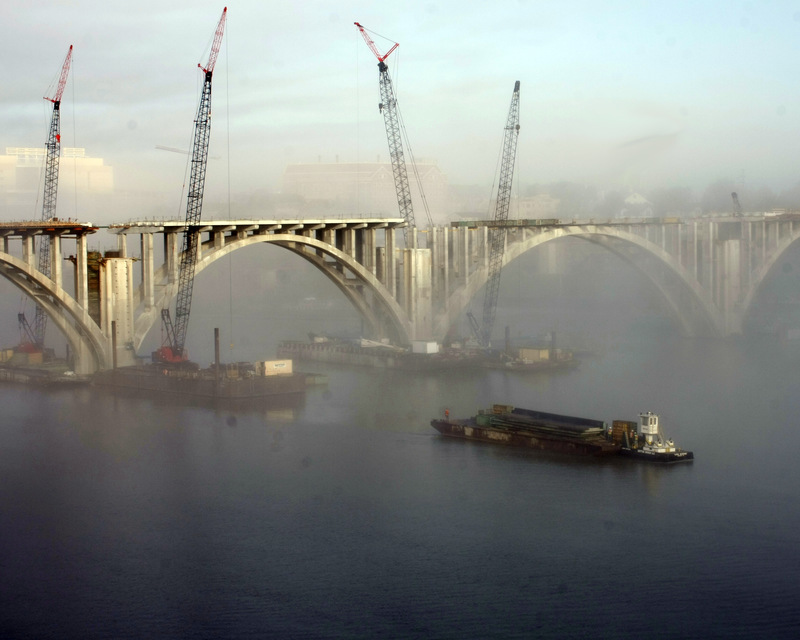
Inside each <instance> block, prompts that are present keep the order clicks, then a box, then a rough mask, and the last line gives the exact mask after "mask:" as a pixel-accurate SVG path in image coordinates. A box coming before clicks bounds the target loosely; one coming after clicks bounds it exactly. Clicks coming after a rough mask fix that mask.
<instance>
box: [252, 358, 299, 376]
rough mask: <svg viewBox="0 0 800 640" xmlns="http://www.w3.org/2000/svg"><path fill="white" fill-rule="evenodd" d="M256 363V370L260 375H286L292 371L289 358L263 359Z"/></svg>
mask: <svg viewBox="0 0 800 640" xmlns="http://www.w3.org/2000/svg"><path fill="white" fill-rule="evenodd" d="M256 364H257V367H256V372H257V373H258V375H261V376H277V375H288V374H291V373H292V361H291V360H264V361H263V362H258V363H256Z"/></svg>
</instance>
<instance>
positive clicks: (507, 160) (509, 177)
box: [473, 80, 519, 347]
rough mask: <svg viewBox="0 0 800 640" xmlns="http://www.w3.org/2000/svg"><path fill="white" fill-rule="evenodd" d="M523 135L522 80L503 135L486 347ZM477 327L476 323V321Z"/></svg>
mask: <svg viewBox="0 0 800 640" xmlns="http://www.w3.org/2000/svg"><path fill="white" fill-rule="evenodd" d="M518 137H519V80H517V81H516V83H515V84H514V92H513V93H512V94H511V106H510V107H509V110H508V118H507V120H506V126H505V130H504V135H503V157H502V160H501V163H500V182H499V186H498V189H497V203H496V208H495V213H494V219H493V222H494V223H493V224H492V225H491V226H490V227H489V240H488V242H489V273H488V276H487V280H486V295H485V297H484V300H483V325H482V327H481V330H480V334H479V335H478V336H476V337H477V338H478V342H479V343H480V345H481V346H483V347H488V346H489V341H490V340H491V337H492V328H493V327H494V319H495V314H496V311H497V297H498V294H499V293H500V274H501V272H502V269H503V254H504V252H505V241H506V225H505V222H506V221H507V220H508V209H509V206H510V204H511V184H512V182H513V179H514V161H515V160H516V157H517V138H518ZM473 327H474V322H473Z"/></svg>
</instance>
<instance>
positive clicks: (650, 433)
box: [431, 404, 694, 464]
mask: <svg viewBox="0 0 800 640" xmlns="http://www.w3.org/2000/svg"><path fill="white" fill-rule="evenodd" d="M431 426H432V427H433V428H434V429H436V430H437V431H438V432H439V433H440V434H442V435H444V436H448V437H452V438H461V439H464V440H476V441H478V442H489V443H494V444H505V445H511V446H516V447H524V448H528V449H539V450H543V451H554V452H557V453H568V454H572V455H582V456H617V455H620V456H627V457H631V458H634V459H636V460H643V461H647V462H656V463H667V464H671V463H676V462H690V461H692V460H694V454H693V453H692V452H691V451H685V450H683V449H680V448H678V447H676V446H675V444H674V443H673V442H672V440H665V439H664V438H663V436H662V435H661V433H660V431H659V427H658V416H657V415H656V414H654V413H653V412H650V411H648V412H645V413H641V414H640V415H639V423H638V424H637V423H636V422H629V421H627V420H614V421H613V422H612V427H611V429H608V427H607V425H606V423H605V422H603V421H601V420H594V419H590V418H581V417H577V416H568V415H561V414H557V413H547V412H544V411H535V410H532V409H521V408H517V407H512V406H510V405H503V404H495V405H493V406H492V407H491V409H490V410H489V411H483V410H481V411H479V412H478V414H477V415H475V416H472V417H469V418H451V417H450V412H449V411H448V410H445V415H444V418H443V419H440V418H436V419H433V420H431Z"/></svg>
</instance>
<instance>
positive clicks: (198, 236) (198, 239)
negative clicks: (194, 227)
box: [192, 231, 203, 262]
mask: <svg viewBox="0 0 800 640" xmlns="http://www.w3.org/2000/svg"><path fill="white" fill-rule="evenodd" d="M192 233H194V242H195V245H194V246H195V247H197V262H200V260H201V259H202V257H203V234H202V233H201V232H200V231H193V232H192Z"/></svg>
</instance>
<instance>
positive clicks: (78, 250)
mask: <svg viewBox="0 0 800 640" xmlns="http://www.w3.org/2000/svg"><path fill="white" fill-rule="evenodd" d="M87 246H88V243H87V241H86V235H85V234H83V233H82V234H80V235H79V236H78V238H77V241H76V246H75V300H76V302H77V303H78V306H79V307H81V308H82V309H83V310H84V311H85V312H86V314H87V315H88V314H89V266H88V261H87V259H86V257H87V253H88V250H87Z"/></svg>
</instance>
